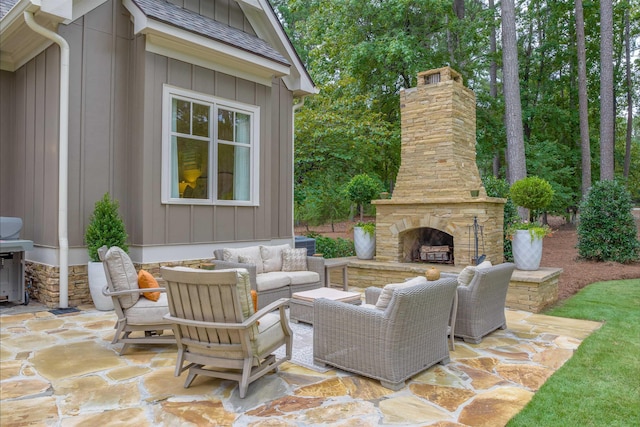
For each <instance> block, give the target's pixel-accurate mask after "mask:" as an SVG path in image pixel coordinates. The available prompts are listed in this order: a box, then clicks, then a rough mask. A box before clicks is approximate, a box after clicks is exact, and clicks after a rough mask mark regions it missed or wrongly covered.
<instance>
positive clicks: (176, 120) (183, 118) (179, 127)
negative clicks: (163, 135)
mask: <svg viewBox="0 0 640 427" xmlns="http://www.w3.org/2000/svg"><path fill="white" fill-rule="evenodd" d="M172 104H173V105H172V107H171V116H172V117H171V118H172V123H171V130H172V131H173V132H180V133H187V134H188V133H191V132H190V127H189V122H190V121H191V103H190V102H189V101H183V100H181V99H173V103H172Z"/></svg>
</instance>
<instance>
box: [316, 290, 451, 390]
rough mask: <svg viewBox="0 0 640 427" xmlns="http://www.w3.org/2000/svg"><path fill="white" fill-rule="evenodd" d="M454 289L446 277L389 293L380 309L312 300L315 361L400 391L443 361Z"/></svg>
mask: <svg viewBox="0 0 640 427" xmlns="http://www.w3.org/2000/svg"><path fill="white" fill-rule="evenodd" d="M456 285H457V282H456V281H455V279H453V278H448V279H441V280H438V281H434V282H428V283H426V284H418V285H414V286H410V287H404V288H401V289H395V290H393V294H392V296H391V301H390V302H389V305H388V306H387V308H386V309H385V310H380V309H377V308H373V307H371V306H356V305H352V304H347V303H343V302H339V301H330V300H327V299H318V300H316V301H315V303H314V325H313V357H314V359H315V362H316V363H317V364H321V365H322V364H327V365H332V366H335V367H338V368H340V369H343V370H345V371H350V372H355V373H357V374H360V375H363V376H366V377H370V378H374V379H377V380H380V383H381V384H382V385H383V386H384V387H387V388H390V389H392V390H399V389H401V388H402V387H404V382H405V380H406V379H408V378H410V377H411V376H413V375H415V374H417V373H419V372H421V371H423V370H425V369H427V368H429V367H430V366H432V365H434V364H436V363H442V364H446V363H448V362H449V347H448V344H447V329H448V326H449V316H450V312H451V306H452V303H453V298H454V294H455V291H456ZM367 291H368V292H367V294H369V295H372V292H375V291H373V290H369V289H367ZM369 302H371V301H369Z"/></svg>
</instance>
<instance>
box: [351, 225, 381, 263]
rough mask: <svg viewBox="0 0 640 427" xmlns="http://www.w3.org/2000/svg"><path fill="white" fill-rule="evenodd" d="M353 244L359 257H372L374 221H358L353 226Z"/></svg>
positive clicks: (374, 241) (373, 253) (374, 237)
mask: <svg viewBox="0 0 640 427" xmlns="http://www.w3.org/2000/svg"><path fill="white" fill-rule="evenodd" d="M353 245H354V246H355V249H356V256H357V257H358V258H359V259H373V257H374V255H375V254H376V224H375V222H362V221H360V222H358V223H356V225H355V226H354V227H353Z"/></svg>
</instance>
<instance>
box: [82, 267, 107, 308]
mask: <svg viewBox="0 0 640 427" xmlns="http://www.w3.org/2000/svg"><path fill="white" fill-rule="evenodd" d="M87 267H88V268H87V274H88V276H89V292H90V293H91V299H92V300H93V305H94V306H95V307H96V309H98V310H101V311H109V310H113V301H112V300H111V297H107V296H104V295H103V294H102V289H104V288H105V287H106V286H107V276H106V275H105V272H104V267H103V266H102V263H101V262H92V261H89V264H88V265H87Z"/></svg>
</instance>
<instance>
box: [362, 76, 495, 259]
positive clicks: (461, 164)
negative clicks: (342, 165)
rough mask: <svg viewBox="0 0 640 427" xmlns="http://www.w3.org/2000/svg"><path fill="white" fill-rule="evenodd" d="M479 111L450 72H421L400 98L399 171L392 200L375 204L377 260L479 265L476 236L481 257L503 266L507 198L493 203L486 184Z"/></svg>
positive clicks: (460, 81) (473, 96)
mask: <svg viewBox="0 0 640 427" xmlns="http://www.w3.org/2000/svg"><path fill="white" fill-rule="evenodd" d="M475 106H476V100H475V95H474V93H473V92H472V91H471V90H470V89H468V88H466V87H464V85H463V84H462V78H461V77H460V74H459V73H457V72H456V71H454V70H452V69H451V68H449V67H445V68H439V69H435V70H430V71H425V72H421V73H418V85H417V87H415V88H411V89H406V90H403V91H402V92H401V93H400V110H401V115H402V122H401V123H402V147H401V165H400V170H399V172H398V177H397V182H396V186H395V188H394V191H393V195H392V197H391V199H386V200H375V201H374V202H373V203H374V204H375V205H376V261H384V262H400V263H404V262H442V263H447V264H453V265H455V266H466V265H475V256H476V239H475V236H476V234H477V235H478V255H482V254H484V255H486V259H488V260H489V261H491V262H492V263H493V264H498V263H501V262H502V260H503V211H504V203H505V199H499V198H493V197H487V194H486V192H485V189H484V187H483V186H482V181H481V180H480V174H479V173H478V168H477V166H476V150H475V144H476V108H475ZM474 221H475V224H476V227H475V228H474ZM475 230H478V233H476V232H475ZM480 231H481V233H480Z"/></svg>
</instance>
